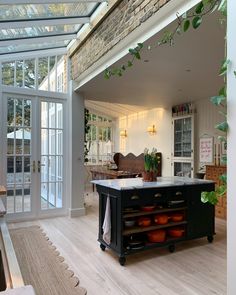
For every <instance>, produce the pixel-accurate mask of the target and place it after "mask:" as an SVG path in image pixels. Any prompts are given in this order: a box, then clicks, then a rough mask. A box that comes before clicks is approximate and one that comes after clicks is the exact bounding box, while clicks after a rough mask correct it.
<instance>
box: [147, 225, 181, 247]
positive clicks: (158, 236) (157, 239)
mask: <svg viewBox="0 0 236 295" xmlns="http://www.w3.org/2000/svg"><path fill="white" fill-rule="evenodd" d="M184 233H185V229H184V228H182V227H173V228H170V229H167V230H165V229H157V230H153V231H150V232H148V233H147V237H148V241H149V242H151V243H163V242H165V240H166V236H167V235H168V236H169V237H172V238H181V237H182V236H183V235H184Z"/></svg>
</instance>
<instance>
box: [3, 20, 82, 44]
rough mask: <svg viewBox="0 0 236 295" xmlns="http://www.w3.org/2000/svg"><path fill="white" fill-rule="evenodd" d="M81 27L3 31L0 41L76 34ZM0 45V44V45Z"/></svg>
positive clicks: (67, 26) (60, 26)
mask: <svg viewBox="0 0 236 295" xmlns="http://www.w3.org/2000/svg"><path fill="white" fill-rule="evenodd" d="M81 26H82V25H57V26H38V27H29V28H20V29H6V30H5V29H4V30H1V31H0V40H9V39H12V38H27V37H37V36H38V37H43V36H54V35H61V34H72V33H77V32H78V31H79V29H80V28H81ZM0 44H1V43H0Z"/></svg>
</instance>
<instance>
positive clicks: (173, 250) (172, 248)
mask: <svg viewBox="0 0 236 295" xmlns="http://www.w3.org/2000/svg"><path fill="white" fill-rule="evenodd" d="M168 248H169V252H170V253H173V252H175V245H174V244H171V245H169V247H168Z"/></svg>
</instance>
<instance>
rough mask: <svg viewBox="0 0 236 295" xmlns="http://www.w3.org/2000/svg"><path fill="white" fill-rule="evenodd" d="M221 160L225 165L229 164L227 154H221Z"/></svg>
mask: <svg viewBox="0 0 236 295" xmlns="http://www.w3.org/2000/svg"><path fill="white" fill-rule="evenodd" d="M220 162H221V164H223V165H226V164H227V154H226V155H222V156H221V159H220Z"/></svg>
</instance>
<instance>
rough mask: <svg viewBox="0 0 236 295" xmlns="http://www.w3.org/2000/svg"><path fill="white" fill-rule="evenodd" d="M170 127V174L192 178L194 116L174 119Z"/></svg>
mask: <svg viewBox="0 0 236 295" xmlns="http://www.w3.org/2000/svg"><path fill="white" fill-rule="evenodd" d="M172 126H173V128H172V130H173V144H172V174H173V176H184V177H186V176H187V177H193V175H194V171H193V168H194V167H193V163H194V148H193V147H194V115H193V114H192V115H186V116H181V117H175V118H173V119H172Z"/></svg>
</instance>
